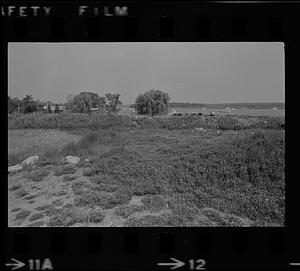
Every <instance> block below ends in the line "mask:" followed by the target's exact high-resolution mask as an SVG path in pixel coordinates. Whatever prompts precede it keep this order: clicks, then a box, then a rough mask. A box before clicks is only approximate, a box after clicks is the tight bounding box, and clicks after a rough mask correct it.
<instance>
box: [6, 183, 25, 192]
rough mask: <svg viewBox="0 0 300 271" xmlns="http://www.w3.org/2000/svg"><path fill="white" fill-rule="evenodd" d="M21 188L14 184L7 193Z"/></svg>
mask: <svg viewBox="0 0 300 271" xmlns="http://www.w3.org/2000/svg"><path fill="white" fill-rule="evenodd" d="M21 187H22V185H21V184H15V185H13V186H11V187H10V188H9V191H16V190H18V189H20V188H21Z"/></svg>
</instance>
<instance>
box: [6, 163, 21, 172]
mask: <svg viewBox="0 0 300 271" xmlns="http://www.w3.org/2000/svg"><path fill="white" fill-rule="evenodd" d="M22 169H23V167H22V166H21V165H20V164H17V165H14V166H10V167H8V172H9V173H13V172H17V171H20V170H22Z"/></svg>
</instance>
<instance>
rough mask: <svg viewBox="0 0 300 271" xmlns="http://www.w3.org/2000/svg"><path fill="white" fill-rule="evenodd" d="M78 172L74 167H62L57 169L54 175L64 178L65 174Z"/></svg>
mask: <svg viewBox="0 0 300 271" xmlns="http://www.w3.org/2000/svg"><path fill="white" fill-rule="evenodd" d="M76 170H77V169H76V167H75V166H74V165H62V166H58V167H56V168H55V171H54V175H55V176H62V175H64V174H73V173H75V172H76Z"/></svg>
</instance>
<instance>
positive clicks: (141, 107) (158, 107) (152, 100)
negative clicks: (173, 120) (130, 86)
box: [135, 90, 170, 116]
mask: <svg viewBox="0 0 300 271" xmlns="http://www.w3.org/2000/svg"><path fill="white" fill-rule="evenodd" d="M169 100H170V98H169V95H168V93H166V92H163V91H161V90H149V91H146V92H145V93H144V94H139V95H138V96H137V97H136V100H135V107H136V111H137V113H138V114H142V115H151V116H153V115H164V114H167V113H168V106H169Z"/></svg>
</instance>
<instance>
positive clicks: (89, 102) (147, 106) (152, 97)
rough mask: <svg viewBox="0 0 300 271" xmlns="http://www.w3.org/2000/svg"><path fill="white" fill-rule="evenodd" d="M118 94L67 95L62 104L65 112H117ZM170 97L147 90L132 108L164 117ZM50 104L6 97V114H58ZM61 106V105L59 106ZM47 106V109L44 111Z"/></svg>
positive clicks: (30, 99)
mask: <svg viewBox="0 0 300 271" xmlns="http://www.w3.org/2000/svg"><path fill="white" fill-rule="evenodd" d="M120 96H121V95H120V94H112V93H106V94H105V96H103V97H102V96H99V95H98V94H97V93H94V92H89V91H86V92H81V93H79V94H78V95H71V94H70V95H68V96H67V99H66V102H65V103H64V104H63V105H64V108H65V110H68V111H72V112H79V113H90V112H91V111H93V109H96V110H99V111H103V112H108V113H110V112H118V111H119V110H120V105H121V104H122V102H121V100H120ZM169 100H170V97H169V95H168V93H166V92H163V91H161V90H149V91H146V92H145V93H143V94H139V95H138V96H137V97H136V99H135V103H134V105H132V106H131V107H133V108H134V109H135V110H136V113H137V114H141V115H151V116H153V115H164V114H167V113H168V108H169ZM51 105H52V104H51V102H49V101H48V102H41V101H39V100H34V99H33V97H32V96H31V95H26V96H25V97H24V98H23V99H18V98H10V97H9V96H8V113H9V114H11V113H13V112H19V113H23V114H26V113H34V112H43V113H59V112H60V108H59V104H55V109H54V110H53V111H54V112H52V109H51ZM60 105H62V104H60ZM45 106H47V109H45Z"/></svg>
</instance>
